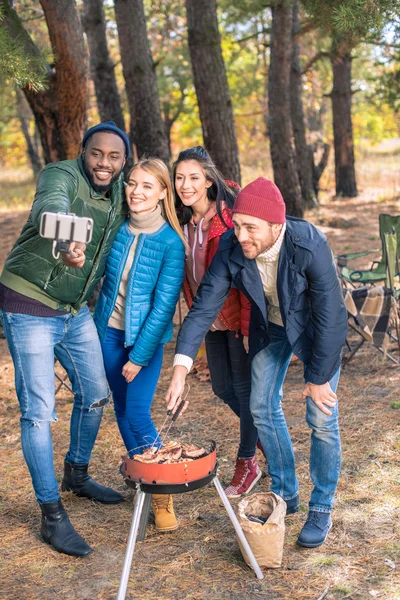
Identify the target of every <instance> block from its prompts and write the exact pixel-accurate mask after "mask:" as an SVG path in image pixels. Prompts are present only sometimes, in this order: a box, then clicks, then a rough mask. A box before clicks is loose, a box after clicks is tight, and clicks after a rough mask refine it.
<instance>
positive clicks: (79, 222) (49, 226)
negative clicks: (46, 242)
mask: <svg viewBox="0 0 400 600" xmlns="http://www.w3.org/2000/svg"><path fill="white" fill-rule="evenodd" d="M39 233H40V235H41V236H42V237H43V238H46V239H50V240H53V248H52V254H53V257H54V258H55V259H56V260H57V259H58V258H59V256H60V252H65V253H67V254H71V255H72V256H73V255H74V253H73V252H72V251H71V250H70V249H69V246H70V244H71V242H81V243H83V244H89V243H90V242H91V240H92V235H93V219H91V218H90V217H77V216H76V215H75V214H74V213H62V212H58V213H53V212H44V213H43V214H42V216H41V218H40V228H39Z"/></svg>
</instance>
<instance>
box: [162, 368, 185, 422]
mask: <svg viewBox="0 0 400 600" xmlns="http://www.w3.org/2000/svg"><path fill="white" fill-rule="evenodd" d="M187 374H188V370H187V368H186V367H184V366H182V365H177V366H176V367H174V374H173V376H172V380H171V383H170V384H169V388H168V391H167V395H166V396H165V399H166V401H167V410H172V412H173V413H174V412H175V407H176V404H177V403H178V400H180V398H181V396H182V394H183V390H184V388H185V380H186V375H187ZM188 404H189V401H186V402H185V405H184V407H183V409H182V411H181V414H182V413H184V412H185V410H186V409H187V406H188Z"/></svg>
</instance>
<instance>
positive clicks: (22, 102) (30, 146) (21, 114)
mask: <svg viewBox="0 0 400 600" xmlns="http://www.w3.org/2000/svg"><path fill="white" fill-rule="evenodd" d="M16 93H17V114H18V119H19V122H20V123H21V129H22V133H23V134H24V138H25V141H26V148H27V153H28V157H29V161H30V163H31V167H32V171H33V176H34V178H35V179H37V177H38V175H39V173H40V171H41V170H42V169H43V165H42V161H41V158H40V156H39V153H38V148H37V146H36V143H35V140H34V138H32V137H31V135H30V133H29V126H28V122H29V121H28V117H27V112H28V111H29V112H30V110H29V108H28V105H27V102H26V99H25V96H24V94H23V92H22V91H21V90H20V89H17V92H16ZM31 118H32V113H31Z"/></svg>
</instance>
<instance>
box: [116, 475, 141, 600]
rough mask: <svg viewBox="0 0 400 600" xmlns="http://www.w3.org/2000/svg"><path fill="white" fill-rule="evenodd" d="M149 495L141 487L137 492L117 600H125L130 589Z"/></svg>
mask: <svg viewBox="0 0 400 600" xmlns="http://www.w3.org/2000/svg"><path fill="white" fill-rule="evenodd" d="M146 496H147V494H145V492H142V490H141V488H140V486H139V487H138V490H137V492H136V498H135V508H134V511H133V517H132V524H131V530H130V532H129V538H128V544H127V546H126V552H125V560H124V566H123V569H122V575H121V580H120V584H119V590H118V596H117V600H125V596H126V588H127V587H128V581H129V573H130V571H131V565H132V558H133V553H134V551H135V544H136V537H137V533H138V530H139V525H140V517H141V515H142V510H143V504H144V501H145V499H146Z"/></svg>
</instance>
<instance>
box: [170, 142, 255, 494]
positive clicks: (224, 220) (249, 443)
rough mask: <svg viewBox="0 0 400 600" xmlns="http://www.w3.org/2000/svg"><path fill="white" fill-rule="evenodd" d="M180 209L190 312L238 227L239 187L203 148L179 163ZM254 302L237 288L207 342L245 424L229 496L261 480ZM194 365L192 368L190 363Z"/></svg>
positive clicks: (220, 388) (220, 390) (219, 385)
mask: <svg viewBox="0 0 400 600" xmlns="http://www.w3.org/2000/svg"><path fill="white" fill-rule="evenodd" d="M173 177H174V185H175V194H176V209H177V213H178V217H179V219H180V222H181V224H182V226H183V230H184V234H185V238H186V241H187V242H188V244H189V247H190V252H187V254H186V265H185V279H184V283H183V291H184V295H185V300H186V303H187V305H188V307H189V308H190V307H191V306H192V302H193V299H194V297H195V296H196V293H197V289H198V287H199V285H200V283H201V280H202V278H203V276H204V274H205V272H206V270H207V268H208V266H209V264H210V263H211V260H212V258H213V256H214V255H215V253H216V252H217V250H218V246H219V240H220V237H221V235H222V234H223V233H224V232H225V231H226V230H227V229H229V228H231V227H233V223H232V220H231V217H232V211H231V208H232V206H233V204H234V200H235V197H236V195H237V193H238V190H239V186H238V185H237V184H235V183H233V182H229V181H224V180H223V178H222V176H221V174H220V173H219V172H218V170H217V168H216V167H215V165H214V163H213V161H212V159H211V157H210V155H209V154H208V152H207V151H206V150H205V149H204V148H202V147H201V146H196V147H194V148H189V149H187V150H183V151H182V152H181V153H180V154H179V156H178V159H177V161H176V162H175V164H174V171H173ZM249 321H250V303H249V302H248V300H247V299H246V298H245V297H244V296H243V295H242V294H241V293H240V292H239V291H238V290H234V289H232V290H231V291H230V293H229V296H228V297H227V299H226V301H225V304H224V306H223V308H222V310H221V312H220V313H219V315H218V317H217V319H216V320H215V322H214V324H213V325H212V327H211V329H210V331H209V332H208V333H207V335H206V338H205V343H206V352H207V360H208V366H209V369H210V376H211V384H212V389H213V392H214V394H215V395H216V396H218V397H219V398H221V399H222V400H223V401H224V402H225V403H226V404H227V405H228V406H229V407H230V408H231V409H232V410H233V412H234V413H235V414H236V415H237V416H238V417H239V419H240V443H239V449H238V456H237V460H236V467H235V472H234V475H233V478H232V481H231V482H230V484H229V486H228V487H227V489H226V490H225V491H226V494H227V495H228V496H230V497H231V498H236V497H239V496H241V495H242V494H247V493H248V492H249V491H250V490H251V489H252V488H253V486H254V485H255V484H256V483H257V481H258V480H259V479H260V477H261V471H260V469H259V467H258V464H257V460H256V457H255V453H256V444H257V440H258V435H257V429H256V427H255V426H254V424H253V418H252V416H251V413H250V408H249V402H250V387H251V378H250V377H251V375H250V364H249V361H248V359H247V351H246V349H245V345H244V344H246V345H247V336H248V329H249ZM189 363H190V364H189ZM179 364H181V365H183V366H185V367H186V368H187V370H188V371H189V370H190V368H191V366H192V361H191V360H190V359H189V358H188V357H186V356H183V355H179V354H178V355H176V356H175V360H174V365H179Z"/></svg>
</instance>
